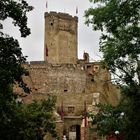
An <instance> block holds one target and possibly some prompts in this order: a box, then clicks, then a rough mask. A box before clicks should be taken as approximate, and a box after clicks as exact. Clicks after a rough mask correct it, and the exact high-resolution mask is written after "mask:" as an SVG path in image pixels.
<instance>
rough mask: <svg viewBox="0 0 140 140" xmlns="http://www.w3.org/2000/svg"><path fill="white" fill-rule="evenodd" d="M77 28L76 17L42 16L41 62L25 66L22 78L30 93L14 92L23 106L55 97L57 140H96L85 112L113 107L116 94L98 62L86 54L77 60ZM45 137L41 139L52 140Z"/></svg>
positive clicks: (50, 14) (63, 15)
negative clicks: (21, 100)
mask: <svg viewBox="0 0 140 140" xmlns="http://www.w3.org/2000/svg"><path fill="white" fill-rule="evenodd" d="M77 28H78V18H77V17H76V16H75V17H72V16H71V15H69V14H66V13H56V12H50V13H48V12H46V13H45V42H44V61H34V62H30V63H27V64H26V65H25V68H27V69H28V71H29V75H28V76H24V77H23V79H24V81H25V83H27V85H28V86H29V87H30V88H31V90H32V92H31V94H29V95H28V96H25V97H24V92H23V91H22V89H19V88H18V87H16V88H15V91H16V92H19V93H20V95H21V96H22V99H23V101H24V102H26V103H29V102H31V101H32V100H34V99H38V100H39V99H44V98H46V97H47V96H48V95H55V96H56V97H57V102H56V112H55V114H56V126H57V127H56V130H57V131H58V132H59V133H58V134H59V135H60V137H61V138H62V136H63V135H64V134H65V135H66V137H67V139H68V140H97V137H96V135H95V134H94V133H93V132H90V125H89V124H90V120H89V119H88V118H85V115H84V114H85V111H86V112H93V113H96V112H97V108H96V106H95V105H96V104H98V103H110V104H112V105H116V104H117V103H118V101H119V98H120V94H119V93H120V91H119V89H118V88H117V86H115V85H113V84H112V83H111V75H110V73H109V71H108V70H107V69H105V68H103V67H102V66H101V64H100V62H90V61H89V55H88V53H86V52H84V54H83V59H78V57H77ZM62 107H63V116H62V114H61V113H62V112H61V109H62ZM85 121H87V122H86V123H85ZM48 137H49V136H46V138H45V139H46V140H53V138H51V137H49V138H48Z"/></svg>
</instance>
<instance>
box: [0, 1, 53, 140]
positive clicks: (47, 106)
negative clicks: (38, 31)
mask: <svg viewBox="0 0 140 140" xmlns="http://www.w3.org/2000/svg"><path fill="white" fill-rule="evenodd" d="M32 9H33V7H32V6H29V5H28V3H27V2H26V1H25V0H0V29H1V31H0V139H1V140H25V139H26V140H34V139H36V137H37V136H38V137H40V138H41V137H42V136H43V135H44V133H45V132H50V133H51V134H52V135H54V136H55V135H56V134H55V131H54V129H55V125H54V119H53V118H52V117H53V116H52V115H53V114H52V111H53V108H54V103H55V100H54V99H52V98H48V100H46V101H42V102H39V103H38V102H34V103H32V104H30V105H25V104H23V105H19V104H18V103H16V100H15V95H14V94H13V88H12V87H13V84H15V83H18V84H19V86H20V87H22V88H23V89H24V90H25V92H27V93H28V92H30V90H29V88H28V87H27V85H26V83H24V82H23V80H22V76H23V75H24V74H27V70H26V69H25V68H24V67H23V66H22V64H23V63H25V62H26V57H25V56H23V54H22V50H21V48H20V45H19V43H18V40H16V39H14V38H13V37H10V36H9V35H8V34H6V33H4V32H3V21H4V20H6V19H7V18H11V19H12V20H13V22H12V23H13V25H14V26H17V27H19V31H20V33H21V37H26V36H28V35H29V34H30V29H29V28H28V27H27V13H28V12H30V11H31V10H32Z"/></svg>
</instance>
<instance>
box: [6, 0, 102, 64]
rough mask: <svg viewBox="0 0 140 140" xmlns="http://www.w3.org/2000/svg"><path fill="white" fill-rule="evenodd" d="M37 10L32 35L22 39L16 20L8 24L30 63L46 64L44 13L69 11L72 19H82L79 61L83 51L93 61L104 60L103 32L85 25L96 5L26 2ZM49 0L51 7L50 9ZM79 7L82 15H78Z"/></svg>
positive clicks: (75, 0) (85, 0)
mask: <svg viewBox="0 0 140 140" xmlns="http://www.w3.org/2000/svg"><path fill="white" fill-rule="evenodd" d="M26 1H27V2H28V3H29V5H32V6H33V7H34V10H33V11H31V12H29V13H28V15H27V16H28V27H30V28H31V35H30V36H28V37H26V38H21V37H20V33H19V31H18V28H17V27H16V28H15V27H14V26H13V25H12V24H11V23H12V20H9V19H8V20H6V21H5V22H4V28H5V32H7V33H8V34H10V35H12V36H14V37H15V38H17V39H18V40H19V43H20V45H21V48H22V52H23V54H24V55H25V56H28V57H27V60H28V61H42V60H43V59H44V52H43V51H44V24H45V23H44V13H45V12H46V11H47V12H50V11H56V12H65V13H69V14H70V15H72V16H78V58H79V59H81V58H82V57H83V52H87V53H89V56H90V60H91V61H98V60H100V59H101V56H102V55H101V53H100V52H99V37H100V35H101V34H100V32H97V31H96V32H95V31H93V30H92V27H91V26H90V27H88V26H87V25H85V24H84V22H85V18H84V11H85V10H86V9H88V8H89V7H91V6H92V4H91V3H90V2H89V0H26ZM46 1H47V8H46ZM76 7H78V14H76Z"/></svg>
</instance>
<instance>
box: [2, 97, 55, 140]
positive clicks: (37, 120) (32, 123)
mask: <svg viewBox="0 0 140 140" xmlns="http://www.w3.org/2000/svg"><path fill="white" fill-rule="evenodd" d="M55 100H56V99H55V98H54V97H49V98H48V99H47V100H42V101H40V102H37V101H34V102H33V103H31V104H27V105H24V104H18V103H16V102H15V101H14V100H13V102H11V101H10V102H7V104H6V105H5V106H4V108H3V109H2V111H4V109H5V110H6V111H5V113H2V116H1V118H0V138H1V140H11V139H12V140H35V139H37V138H42V139H43V137H44V135H45V134H46V133H47V132H48V133H50V134H52V136H53V137H56V132H55V122H54V121H55V120H54V118H53V110H54V107H55Z"/></svg>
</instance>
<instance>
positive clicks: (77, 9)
mask: <svg viewBox="0 0 140 140" xmlns="http://www.w3.org/2000/svg"><path fill="white" fill-rule="evenodd" d="M76 14H78V7H77V6H76Z"/></svg>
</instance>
